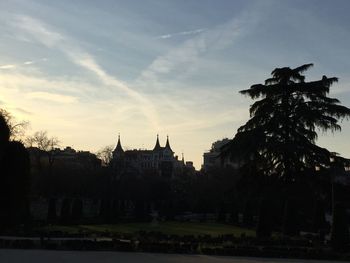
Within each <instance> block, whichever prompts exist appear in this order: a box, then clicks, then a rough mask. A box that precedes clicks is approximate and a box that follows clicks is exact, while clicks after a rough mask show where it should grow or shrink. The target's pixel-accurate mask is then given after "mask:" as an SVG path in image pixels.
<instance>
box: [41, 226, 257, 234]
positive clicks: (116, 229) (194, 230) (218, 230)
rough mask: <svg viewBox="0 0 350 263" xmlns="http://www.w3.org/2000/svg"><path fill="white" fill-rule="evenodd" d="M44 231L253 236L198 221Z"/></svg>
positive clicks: (48, 229) (246, 231)
mask: <svg viewBox="0 0 350 263" xmlns="http://www.w3.org/2000/svg"><path fill="white" fill-rule="evenodd" d="M39 230H42V231H44V232H56V231H59V232H64V233H67V234H79V233H86V234H103V233H111V234H135V233H137V232H140V231H145V232H161V233H163V234H166V235H180V236H184V235H194V236H199V235H211V236H219V235H228V234H233V235H234V236H237V237H239V236H241V235H242V234H243V235H245V236H255V231H254V230H253V229H248V228H242V227H238V226H233V225H228V224H218V223H198V222H159V223H156V224H155V223H119V224H102V225H66V226H63V225H49V226H44V227H40V228H39Z"/></svg>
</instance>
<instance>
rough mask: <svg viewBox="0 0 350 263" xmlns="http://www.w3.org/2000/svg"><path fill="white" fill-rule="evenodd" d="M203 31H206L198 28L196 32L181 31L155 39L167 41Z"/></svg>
mask: <svg viewBox="0 0 350 263" xmlns="http://www.w3.org/2000/svg"><path fill="white" fill-rule="evenodd" d="M205 30H206V29H205V28H199V29H196V30H190V31H182V32H177V33H172V34H164V35H160V36H157V38H159V39H167V38H172V37H176V36H189V35H197V34H200V33H202V32H204V31H205Z"/></svg>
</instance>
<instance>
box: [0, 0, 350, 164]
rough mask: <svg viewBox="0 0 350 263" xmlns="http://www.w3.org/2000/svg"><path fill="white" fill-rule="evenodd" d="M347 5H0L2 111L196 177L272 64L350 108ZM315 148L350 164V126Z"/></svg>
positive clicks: (337, 0) (153, 1)
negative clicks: (327, 83)
mask: <svg viewBox="0 0 350 263" xmlns="http://www.w3.org/2000/svg"><path fill="white" fill-rule="evenodd" d="M349 12H350V1H347V0H343V1H341V0H334V1H321V0H309V1H304V0H284V1H281V0H263V1H262V0H258V1H253V0H250V1H247V0H242V1H239V0H237V1H233V0H215V1H214V0H186V1H185V0H172V1H170V0H144V1H136V0H128V1H125V0H124V1H121V0H113V1H112V0H110V1H109V0H101V1H95V0H84V1H79V0H76V1H69V0H61V1H44V0H41V1H39V0H34V1H33V0H1V1H0V32H1V34H0V107H1V108H4V109H6V110H8V111H9V112H11V113H12V114H13V115H14V116H15V117H16V119H18V120H28V121H29V122H30V128H29V130H28V131H27V134H28V135H30V134H32V133H34V132H35V131H38V130H46V131H47V132H48V134H49V135H50V136H56V137H58V138H59V140H60V142H61V143H60V145H61V147H65V146H71V147H74V148H75V149H77V150H89V151H92V152H96V151H98V150H99V149H101V148H102V147H104V146H106V145H115V144H116V142H117V138H118V134H119V133H120V136H121V141H122V146H123V147H124V149H134V148H137V149H139V148H143V149H152V148H153V147H154V144H155V140H156V135H157V134H159V138H160V142H161V145H165V141H166V136H167V135H169V140H170V144H171V146H172V149H173V151H174V152H175V154H176V155H179V156H181V154H182V153H184V156H185V160H186V161H193V162H194V165H195V167H196V168H197V169H200V166H201V164H202V162H203V153H204V152H206V151H208V150H209V149H210V148H211V144H212V143H213V142H215V141H216V140H220V139H223V138H226V137H228V138H233V136H234V135H235V133H236V130H237V128H238V127H239V126H241V125H243V124H244V123H245V122H246V121H247V120H248V119H249V106H250V105H251V104H252V103H253V101H252V100H250V99H249V98H247V97H244V96H242V95H240V94H239V93H238V92H239V91H240V90H242V89H247V88H249V87H250V86H251V85H253V84H256V83H263V82H264V80H265V79H267V78H269V77H270V73H271V71H272V70H273V69H274V68H276V67H285V66H288V67H292V68H293V67H297V66H300V65H302V64H306V63H314V67H313V68H311V69H310V70H309V71H308V72H306V81H307V80H317V79H320V78H321V77H322V75H326V76H328V77H338V78H339V83H337V84H335V85H334V86H332V88H331V89H332V90H331V94H330V96H332V97H336V98H339V99H340V100H341V102H342V104H343V105H345V106H348V107H350V86H349V85H350V60H349V58H350V48H349V47H350V34H349V33H350V16H349V15H348V14H349ZM342 128H343V129H342V132H341V133H334V134H332V133H327V134H322V133H320V135H321V136H320V138H319V140H318V143H319V144H320V145H321V146H324V147H327V148H329V149H330V150H331V151H335V152H338V153H340V154H341V155H342V156H344V157H350V140H349V139H348V138H349V137H350V124H349V122H348V121H344V122H343V123H342Z"/></svg>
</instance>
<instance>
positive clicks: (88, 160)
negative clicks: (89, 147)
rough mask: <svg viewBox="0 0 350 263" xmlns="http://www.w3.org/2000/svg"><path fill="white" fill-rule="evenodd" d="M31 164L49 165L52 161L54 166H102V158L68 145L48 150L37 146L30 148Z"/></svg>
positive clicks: (35, 165)
mask: <svg viewBox="0 0 350 263" xmlns="http://www.w3.org/2000/svg"><path fill="white" fill-rule="evenodd" d="M27 150H28V152H29V155H30V159H31V164H32V166H34V167H37V166H43V167H44V166H48V165H50V162H51V164H52V165H54V166H66V167H71V168H90V169H94V168H98V167H101V164H102V162H101V160H100V159H99V158H97V156H96V155H95V154H93V153H91V152H89V151H76V150H74V149H73V148H71V147H69V146H67V147H66V148H64V149H59V148H55V149H54V150H52V151H49V152H46V151H43V150H40V149H39V148H37V147H29V148H28V149H27Z"/></svg>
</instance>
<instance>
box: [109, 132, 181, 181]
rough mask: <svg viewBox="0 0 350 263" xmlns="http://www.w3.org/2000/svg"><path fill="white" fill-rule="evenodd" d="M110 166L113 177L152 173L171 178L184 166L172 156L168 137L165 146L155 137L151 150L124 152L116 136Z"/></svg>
mask: <svg viewBox="0 0 350 263" xmlns="http://www.w3.org/2000/svg"><path fill="white" fill-rule="evenodd" d="M111 166H112V168H113V170H114V173H115V175H117V176H118V175H121V174H125V173H126V174H130V173H132V174H144V173H154V174H156V175H159V176H162V177H165V178H171V177H173V176H174V175H176V173H177V172H178V171H179V170H180V169H182V168H183V167H184V166H185V162H184V160H183V158H182V160H179V159H178V157H177V156H175V155H174V152H173V150H172V149H171V146H170V143H169V137H168V136H167V140H166V143H165V146H164V147H162V146H160V143H159V136H158V135H157V139H156V143H155V146H154V148H153V149H152V150H143V149H142V150H136V149H135V150H125V151H124V149H123V147H122V145H121V141H120V136H118V142H117V146H116V147H115V149H114V151H113V158H112V162H111Z"/></svg>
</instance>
